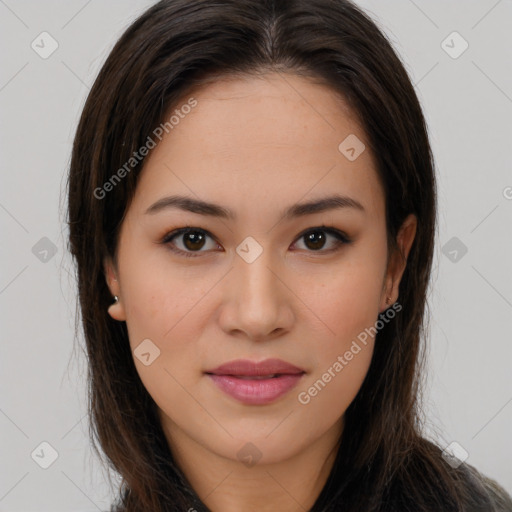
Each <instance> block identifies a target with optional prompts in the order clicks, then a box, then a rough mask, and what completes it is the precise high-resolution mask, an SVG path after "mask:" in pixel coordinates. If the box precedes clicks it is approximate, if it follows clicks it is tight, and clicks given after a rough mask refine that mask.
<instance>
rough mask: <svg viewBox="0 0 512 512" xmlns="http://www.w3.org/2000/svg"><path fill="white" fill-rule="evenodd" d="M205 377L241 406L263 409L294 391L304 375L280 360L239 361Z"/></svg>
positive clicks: (232, 362)
mask: <svg viewBox="0 0 512 512" xmlns="http://www.w3.org/2000/svg"><path fill="white" fill-rule="evenodd" d="M205 373H206V375H208V377H209V378H210V379H211V380H212V381H213V382H214V383H215V384H216V385H217V387H218V388H219V389H220V390H221V391H223V392H224V393H226V394H227V395H229V396H231V397H232V398H235V399H236V400H238V401H239V402H242V403H244V404H247V405H264V404H268V403H272V402H274V401H276V400H277V399H278V398H280V397H281V396H283V395H285V394H286V393H288V392H289V391H290V390H291V389H293V388H294V387H295V386H296V385H297V384H298V383H299V381H300V379H301V378H302V376H303V375H304V374H305V371H304V370H303V369H301V368H298V367H297V366H294V365H292V364H290V363H287V362H286V361H282V360H281V359H265V360H264V361H260V362H256V361H251V360H249V359H237V360H235V361H230V362H228V363H225V364H222V365H220V366H219V367H217V368H215V369H213V370H209V371H207V372H205ZM275 374H277V375H276V376H274V377H269V378H264V377H266V376H270V375H275ZM251 377H252V378H251Z"/></svg>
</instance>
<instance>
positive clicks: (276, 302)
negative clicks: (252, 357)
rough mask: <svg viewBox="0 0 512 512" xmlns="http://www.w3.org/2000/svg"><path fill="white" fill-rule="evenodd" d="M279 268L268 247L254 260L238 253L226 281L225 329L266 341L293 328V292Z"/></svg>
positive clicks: (224, 292) (238, 334)
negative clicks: (249, 260) (245, 258)
mask: <svg viewBox="0 0 512 512" xmlns="http://www.w3.org/2000/svg"><path fill="white" fill-rule="evenodd" d="M273 267H274V268H273ZM279 268H280V267H279V265H276V264H275V262H274V264H273V262H272V261H271V258H270V251H268V250H264V251H263V252H262V254H261V255H260V256H259V257H258V258H257V259H256V260H255V261H253V262H251V263H248V262H246V261H245V260H244V259H243V258H241V257H239V256H238V255H235V259H234V262H233V268H232V270H231V272H229V276H228V279H227V280H226V281H225V282H224V291H223V295H224V301H223V303H222V311H221V313H220V316H219V322H220V325H221V327H222V329H223V330H224V332H226V333H227V334H229V335H231V336H238V337H245V338H247V339H250V340H252V341H265V340H270V339H275V338H276V337H279V336H281V335H283V334H284V333H286V332H288V331H289V330H290V329H291V326H292V324H293V321H294V314H293V306H292V301H293V293H292V292H291V290H290V289H289V288H288V287H287V286H286V280H285V276H284V273H283V270H282V269H281V270H279Z"/></svg>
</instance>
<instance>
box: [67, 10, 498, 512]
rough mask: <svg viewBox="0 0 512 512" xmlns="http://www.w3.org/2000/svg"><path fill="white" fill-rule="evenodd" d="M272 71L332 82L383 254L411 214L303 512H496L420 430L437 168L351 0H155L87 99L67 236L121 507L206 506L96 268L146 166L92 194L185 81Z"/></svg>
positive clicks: (96, 431)
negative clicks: (354, 389)
mask: <svg viewBox="0 0 512 512" xmlns="http://www.w3.org/2000/svg"><path fill="white" fill-rule="evenodd" d="M268 72H277V73H295V74H299V75H302V76H308V77H311V78H314V79H316V80H318V82H319V83H320V82H321V83H324V84H327V85H329V86H330V87H331V89H332V91H333V93H336V94H339V95H341V96H342V97H343V98H344V99H345V100H346V101H347V102H348V104H349V105H350V106H351V108H352V109H353V111H354V112H355V113H356V114H357V116H358V118H359V120H360V123H361V125H362V127H363V128H364V130H365V132H366V136H367V139H368V144H369V150H371V152H372V154H373V155H374V158H375V162H376V166H377V171H378V174H379V177H380V179H381V180H382V183H383V185H384V191H385V200H386V225H387V231H388V241H389V249H390V250H391V248H395V241H396V235H397V232H398V229H399V228H400V226H401V224H402V222H403V220H404V219H405V218H406V216H407V215H408V214H410V213H414V214H415V215H416V216H417V219H418V228H417V232H416V237H415V240H414V243H413V246H412V249H411V251H410V254H409V257H408V262H407V267H406V270H405V272H404V275H403V278H402V281H401V283H400V289H399V301H400V304H401V305H402V308H403V309H402V310H401V312H400V313H399V314H398V315H397V316H396V318H395V319H394V320H393V321H392V322H386V324H385V326H384V328H382V329H381V330H380V331H379V332H378V335H377V338H376V343H375V349H374V354H373V358H372V361H371V365H370V368H369V371H368V374H367V376H366V378H365V380H364V382H363V384H362V387H361V389H360V391H359V393H358V394H357V396H356V398H355V399H354V401H353V402H352V403H351V404H350V406H349V408H348V409H347V411H346V414H345V426H344V430H343V434H342V437H341V439H340V440H339V446H341V447H342V449H338V451H337V456H336V460H335V463H334V466H333V468H332V471H331V474H330V476H329V478H328V481H327V483H326V485H325V486H324V488H323V490H322V492H321V494H320V496H319V497H318V499H317V501H316V503H315V505H314V507H313V508H312V510H313V511H316V512H318V511H338V510H343V511H344V512H352V511H354V512H355V511H357V512H366V511H368V512H369V511H382V512H384V511H405V510H414V511H416V512H422V511H433V510H436V511H441V510H442V511H462V510H472V509H475V510H495V509H494V508H493V505H492V504H491V500H490V498H489V496H488V494H487V492H486V490H485V489H484V487H483V486H482V484H481V483H480V480H481V479H480V476H479V474H477V472H476V471H475V470H473V468H472V467H471V466H468V465H467V464H461V465H460V466H459V467H457V468H456V469H454V468H452V467H451V466H450V465H449V464H448V463H447V462H445V460H444V459H443V457H442V456H441V449H440V448H439V447H438V446H436V445H435V444H434V443H432V442H431V441H428V440H427V439H425V438H424V437H423V436H422V434H421V430H422V427H423V425H424V418H423V417H422V413H421V410H422V409H421V406H420V405H421V404H420V402H419V398H421V396H420V393H421V389H422V380H421V379H422V375H423V367H424V362H425V350H424V342H423V341H422V340H424V339H425V330H426V329H425V325H424V316H425V310H426V308H427V303H426V297H427V292H428V286H429V279H430V272H431V265H432V255H433V248H434V239H435V233H436V184H435V175H434V163H433V158H432V154H431V148H430V145H429V139H428V134H427V128H426V123H425V119H424V117H423V114H422V110H421V107H420V104H419V101H418V98H417V96H416V93H415V90H414V87H413V86H412V84H411V81H410V79H409V77H408V75H407V72H406V71H405V69H404V66H403V65H402V63H401V61H400V59H399V58H398V57H397V55H396V54H395V52H394V50H393V49H392V46H391V44H390V43H389V42H388V40H387V39H386V37H385V36H384V35H383V33H382V32H381V31H380V30H379V29H378V27H377V26H376V24H375V22H373V21H372V20H371V19H370V17H369V16H368V15H367V14H365V13H363V12H362V11H361V10H360V9H359V8H357V7H356V6H355V5H353V4H352V3H351V2H349V1H347V0H163V1H161V2H159V3H157V4H156V5H154V6H153V7H151V8H150V9H148V10H147V11H146V12H144V13H143V14H142V15H141V16H140V17H139V18H138V19H137V20H136V21H135V22H134V23H133V24H132V25H131V26H130V27H129V28H128V29H127V30H126V32H125V33H124V34H123V35H122V37H121V38H120V40H119V41H118V42H117V44H116V45H115V47H114V48H113V50H112V51H111V53H110V55H109V56H108V58H107V60H106V62H105V64H104V65H103V67H102V69H101V71H100V73H99V75H98V77H97V79H96V81H95V83H94V85H93V87H92V89H91V91H90V94H89V96H88V98H87V101H86V104H85V106H84V109H83V113H82V116H81V119H80V122H79V125H78V128H77V132H76V137H75V140H74V145H73V152H72V159H71V165H70V173H69V183H68V186H69V188H68V191H69V197H68V203H69V204H68V208H69V209H68V223H69V230H70V235H69V241H70V250H71V252H72V254H73V256H74V258H75V260H76V264H77V281H78V294H79V302H80V310H81V318H82V325H83V329H84V333H85V342H86V350H87V356H88V362H89V366H88V368H89V373H88V383H89V413H90V418H91V432H90V435H91V439H92V442H93V446H94V448H95V450H96V451H97V453H98V454H99V455H101V453H102V452H103V453H104V454H105V456H106V462H107V463H108V465H109V467H111V468H112V469H114V470H115V471H116V472H117V473H118V474H119V475H121V478H122V486H121V489H120V496H119V498H120V503H119V508H118V510H120V511H123V512H125V511H126V512H135V511H137V512H159V511H178V510H180V511H185V510H187V509H188V508H191V507H192V508H195V509H196V510H198V511H199V510H207V508H206V506H205V505H204V504H202V503H201V501H200V500H199V498H198V496H197V495H196V493H195V492H194V490H193V489H192V488H191V486H190V485H189V483H188V482H187V480H186V478H185V476H184V475H183V473H182V472H181V470H180V468H179V467H178V466H177V465H176V464H175V462H174V460H173V456H172V454H171V451H170V449H169V446H168V444H167V441H166V438H165V435H164V433H163V431H162V428H161V425H160V422H159V419H158V416H157V413H156V410H157V409H156V405H155V403H154V401H153V400H152V398H151V397H150V395H149V394H148V392H147V391H146V389H145V388H144V386H143V384H142V382H141V380H140V378H139V376H138V374H137V371H136V368H135V365H134V361H133V356H132V354H131V351H130V345H129V342H128V334H127V330H126V324H125V323H124V322H117V321H115V320H113V319H112V318H110V317H109V315H108V313H107V308H108V306H109V305H110V304H111V302H112V297H111V294H110V292H109V289H108V287H107V284H106V279H105V275H104V269H103V261H104V258H105V257H106V256H110V257H112V258H114V260H115V254H116V248H117V238H118V233H119V228H120V226H121V223H122V221H123V216H124V214H125V212H126V210H127V208H128V207H129V205H130V201H131V199H132V197H133V194H134V191H135V188H136V185H137V177H138V175H139V174H140V171H141V168H142V166H143V165H144V161H143V160H141V161H140V162H137V164H136V165H134V166H133V169H130V171H129V172H127V173H126V176H124V177H123V179H122V180H119V182H116V183H115V186H112V187H110V188H111V190H110V191H109V192H108V194H105V195H104V197H99V194H98V192H97V191H98V190H99V189H101V188H102V187H103V185H104V184H105V183H106V182H108V181H109V179H111V177H112V176H113V174H114V173H115V172H116V171H117V170H118V169H120V168H121V167H122V166H123V165H124V164H125V163H126V162H127V161H128V160H129V159H130V157H132V154H133V152H134V151H136V150H137V149H138V148H140V147H141V146H143V145H144V144H145V142H146V141H147V137H148V135H151V133H153V131H154V129H155V127H157V126H158V125H160V124H161V123H162V122H164V121H165V120H166V116H167V115H168V113H169V111H170V109H171V108H173V106H176V103H177V101H178V100H179V99H180V98H181V97H183V95H184V94H186V93H187V91H189V90H191V88H192V87H193V86H195V85H199V84H202V83H206V82H207V81H211V80H215V79H217V78H219V77H224V76H251V75H253V76H255V75H262V74H265V73H268ZM96 443H97V444H98V447H96ZM471 507H473V508H471ZM475 507H476V508H475ZM478 507H481V508H478Z"/></svg>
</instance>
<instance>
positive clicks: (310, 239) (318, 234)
mask: <svg viewBox="0 0 512 512" xmlns="http://www.w3.org/2000/svg"><path fill="white" fill-rule="evenodd" d="M326 234H327V236H326ZM329 236H330V237H331V238H333V242H332V244H331V249H326V250H323V249H324V246H325V244H326V240H327V239H328V237H329ZM298 240H304V243H305V245H306V247H307V248H308V249H310V250H311V251H312V252H319V251H322V250H323V252H334V251H336V250H338V249H339V248H340V246H342V245H344V244H349V243H350V242H351V240H350V239H349V238H348V237H347V236H346V235H345V234H344V233H342V232H341V231H339V230H337V229H336V228H328V227H327V226H319V227H317V228H310V229H308V230H307V231H305V232H303V233H302V234H301V235H299V238H298Z"/></svg>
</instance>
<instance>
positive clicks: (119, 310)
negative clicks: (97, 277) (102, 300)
mask: <svg viewBox="0 0 512 512" xmlns="http://www.w3.org/2000/svg"><path fill="white" fill-rule="evenodd" d="M103 269H104V271H105V279H106V280H107V286H108V289H109V290H110V293H111V294H112V297H114V296H117V298H118V301H117V302H114V303H113V304H111V305H110V306H109V308H108V314H109V315H110V316H111V317H112V318H113V319H114V320H119V321H120V322H122V321H125V320H126V315H125V311H124V304H123V301H122V299H121V287H120V284H119V281H118V279H117V275H118V273H117V269H116V266H115V264H114V262H113V261H112V259H111V258H105V260H104V261H103Z"/></svg>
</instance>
